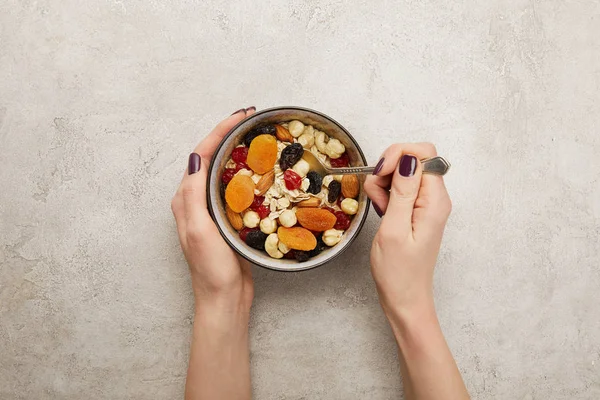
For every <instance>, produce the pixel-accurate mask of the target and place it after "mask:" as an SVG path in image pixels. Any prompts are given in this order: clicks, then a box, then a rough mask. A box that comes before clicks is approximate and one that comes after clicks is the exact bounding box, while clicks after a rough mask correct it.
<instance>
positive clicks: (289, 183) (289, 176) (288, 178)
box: [283, 169, 302, 190]
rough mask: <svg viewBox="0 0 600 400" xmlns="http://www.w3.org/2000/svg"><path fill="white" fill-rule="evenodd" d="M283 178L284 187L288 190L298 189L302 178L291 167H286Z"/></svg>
mask: <svg viewBox="0 0 600 400" xmlns="http://www.w3.org/2000/svg"><path fill="white" fill-rule="evenodd" d="M283 180H284V182H285V187H286V188H287V189H288V190H294V189H298V188H299V187H300V186H302V178H301V177H300V175H298V174H297V173H295V172H294V171H292V170H291V169H288V170H287V171H285V172H284V173H283Z"/></svg>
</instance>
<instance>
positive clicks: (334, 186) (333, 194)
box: [327, 180, 342, 203]
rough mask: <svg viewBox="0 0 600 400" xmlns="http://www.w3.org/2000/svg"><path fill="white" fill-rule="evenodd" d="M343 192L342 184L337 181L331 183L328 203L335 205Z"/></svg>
mask: <svg viewBox="0 0 600 400" xmlns="http://www.w3.org/2000/svg"><path fill="white" fill-rule="evenodd" d="M341 191H342V184H341V183H339V182H338V181H336V180H333V181H331V183H330V184H329V194H328V195H327V201H328V202H330V203H335V202H336V201H337V199H338V197H340V192H341Z"/></svg>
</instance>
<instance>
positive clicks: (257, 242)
mask: <svg viewBox="0 0 600 400" xmlns="http://www.w3.org/2000/svg"><path fill="white" fill-rule="evenodd" d="M266 240H267V235H266V234H264V233H262V232H261V231H250V232H248V235H246V244H247V245H248V246H250V247H252V248H254V249H256V250H264V249H265V241H266Z"/></svg>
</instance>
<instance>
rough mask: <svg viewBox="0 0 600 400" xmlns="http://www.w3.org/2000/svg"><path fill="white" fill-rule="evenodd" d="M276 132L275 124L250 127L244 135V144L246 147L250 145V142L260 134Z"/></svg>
mask: <svg viewBox="0 0 600 400" xmlns="http://www.w3.org/2000/svg"><path fill="white" fill-rule="evenodd" d="M275 132H277V128H275V125H263V126H259V127H257V128H254V129H252V130H251V131H250V132H248V133H247V134H246V136H244V144H245V145H246V147H250V143H252V141H253V140H254V138H255V137H257V136H260V135H275Z"/></svg>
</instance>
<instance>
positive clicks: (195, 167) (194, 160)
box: [188, 153, 200, 175]
mask: <svg viewBox="0 0 600 400" xmlns="http://www.w3.org/2000/svg"><path fill="white" fill-rule="evenodd" d="M198 171H200V156H199V155H198V154H196V153H192V154H190V160H189V162H188V175H193V174H195V173H196V172H198Z"/></svg>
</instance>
